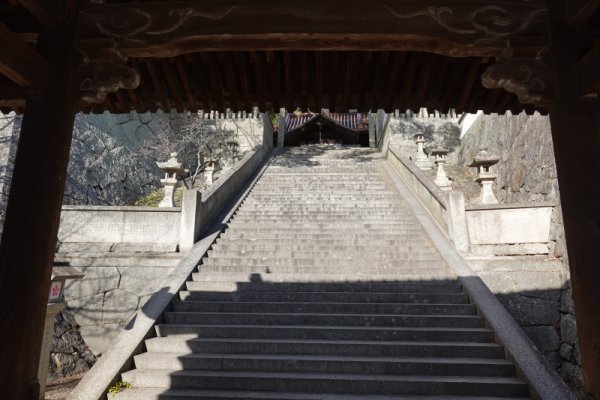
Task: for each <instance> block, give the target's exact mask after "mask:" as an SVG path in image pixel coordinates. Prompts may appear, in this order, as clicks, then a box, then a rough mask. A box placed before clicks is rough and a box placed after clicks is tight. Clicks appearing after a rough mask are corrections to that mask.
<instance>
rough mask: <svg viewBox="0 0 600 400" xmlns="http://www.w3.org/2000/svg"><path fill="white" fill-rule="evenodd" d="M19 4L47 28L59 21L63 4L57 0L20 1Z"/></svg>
mask: <svg viewBox="0 0 600 400" xmlns="http://www.w3.org/2000/svg"><path fill="white" fill-rule="evenodd" d="M18 2H19V4H20V5H21V6H23V8H25V9H26V10H27V11H29V13H30V14H31V15H33V16H34V17H35V18H36V19H37V20H38V21H40V22H41V23H42V24H43V25H45V26H54V25H56V24H57V23H58V21H59V12H60V4H61V2H59V1H57V0H18Z"/></svg>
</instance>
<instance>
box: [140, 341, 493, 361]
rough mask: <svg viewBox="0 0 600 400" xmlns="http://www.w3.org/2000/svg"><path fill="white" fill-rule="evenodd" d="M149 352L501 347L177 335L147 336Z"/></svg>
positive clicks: (404, 351)
mask: <svg viewBox="0 0 600 400" xmlns="http://www.w3.org/2000/svg"><path fill="white" fill-rule="evenodd" d="M146 349H147V350H148V351H150V352H154V353H157V352H166V353H169V352H173V353H182V354H190V353H233V354H299V355H302V354H320V355H337V356H344V355H346V356H365V357H368V356H371V357H446V358H454V357H457V358H498V359H501V358H503V357H504V350H503V348H502V347H501V346H498V345H497V344H495V343H477V342H475V343H470V342H465V343H461V342H409V341H405V342H401V341H397V342H396V341H387V342H386V341H379V340H375V341H367V340H364V341H363V340H357V341H352V340H296V339H210V338H198V339H188V340H182V339H180V338H178V337H177V336H167V337H155V338H151V339H147V340H146Z"/></svg>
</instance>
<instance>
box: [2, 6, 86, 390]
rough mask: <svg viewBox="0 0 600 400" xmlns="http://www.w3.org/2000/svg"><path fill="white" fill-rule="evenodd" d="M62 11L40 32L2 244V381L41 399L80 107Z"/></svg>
mask: <svg viewBox="0 0 600 400" xmlns="http://www.w3.org/2000/svg"><path fill="white" fill-rule="evenodd" d="M68 11H70V12H69V13H68V15H70V17H71V18H69V19H68V21H67V22H64V23H62V24H61V25H59V26H57V27H56V29H50V30H47V31H45V32H44V33H43V34H42V37H41V38H40V42H41V45H40V48H39V51H40V52H41V54H43V55H44V56H45V57H46V58H47V59H48V60H50V61H51V64H50V66H49V70H48V72H47V73H48V74H47V75H46V78H48V79H47V84H46V85H44V88H43V90H42V92H40V93H37V94H34V95H31V96H30V97H29V98H28V100H27V105H26V110H25V114H24V116H23V123H22V126H21V133H20V137H19V150H18V151H17V155H16V159H15V163H14V171H13V176H12V182H11V187H10V196H9V199H8V205H7V208H6V217H5V220H4V227H3V232H2V239H1V243H0V304H2V307H3V312H2V313H1V314H0V326H2V327H9V328H8V329H2V340H0V382H1V385H2V397H3V398H6V399H11V400H33V399H39V398H40V385H39V382H38V380H37V375H38V364H39V360H40V352H41V347H42V338H43V333H44V320H45V317H46V307H47V304H48V293H49V289H50V275H51V273H52V261H53V258H54V251H55V248H56V237H57V234H58V226H59V221H60V213H61V207H62V200H63V192H64V185H65V180H66V175H67V165H68V161H69V150H70V147H71V146H70V144H71V137H72V133H73V121H74V118H75V112H76V109H77V106H78V99H77V98H76V97H75V96H73V93H74V92H75V90H74V89H75V88H73V80H72V79H71V77H72V74H71V73H72V70H73V68H74V67H75V66H76V65H77V61H78V60H79V53H78V52H77V36H76V32H77V28H76V21H75V20H74V19H76V16H77V11H76V10H68ZM3 50H4V49H3ZM2 54H4V53H2ZM40 174H41V175H40ZM40 176H41V179H40ZM34 181H35V182H36V185H35V188H32V186H31V183H32V182H34ZM42 204H43V206H40V205H42ZM42 396H43V393H42Z"/></svg>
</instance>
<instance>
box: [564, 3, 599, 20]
mask: <svg viewBox="0 0 600 400" xmlns="http://www.w3.org/2000/svg"><path fill="white" fill-rule="evenodd" d="M567 4H568V8H569V19H570V21H571V22H585V21H587V20H588V19H590V18H591V17H592V16H593V15H594V14H595V13H596V12H597V11H598V10H600V0H571V1H569V2H568V3H567Z"/></svg>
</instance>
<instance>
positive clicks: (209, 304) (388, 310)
mask: <svg viewBox="0 0 600 400" xmlns="http://www.w3.org/2000/svg"><path fill="white" fill-rule="evenodd" d="M173 311H176V312H209V313H218V312H223V313H244V312H247V313H258V312H263V313H315V314H321V313H323V314H331V313H341V314H399V315H470V316H472V315H476V314H477V313H476V309H475V306H473V305H471V304H411V303H408V304H403V303H351V302H341V303H332V302H330V303H324V302H305V303H297V302H258V301H256V302H241V301H229V302H218V301H183V302H175V303H173Z"/></svg>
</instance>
